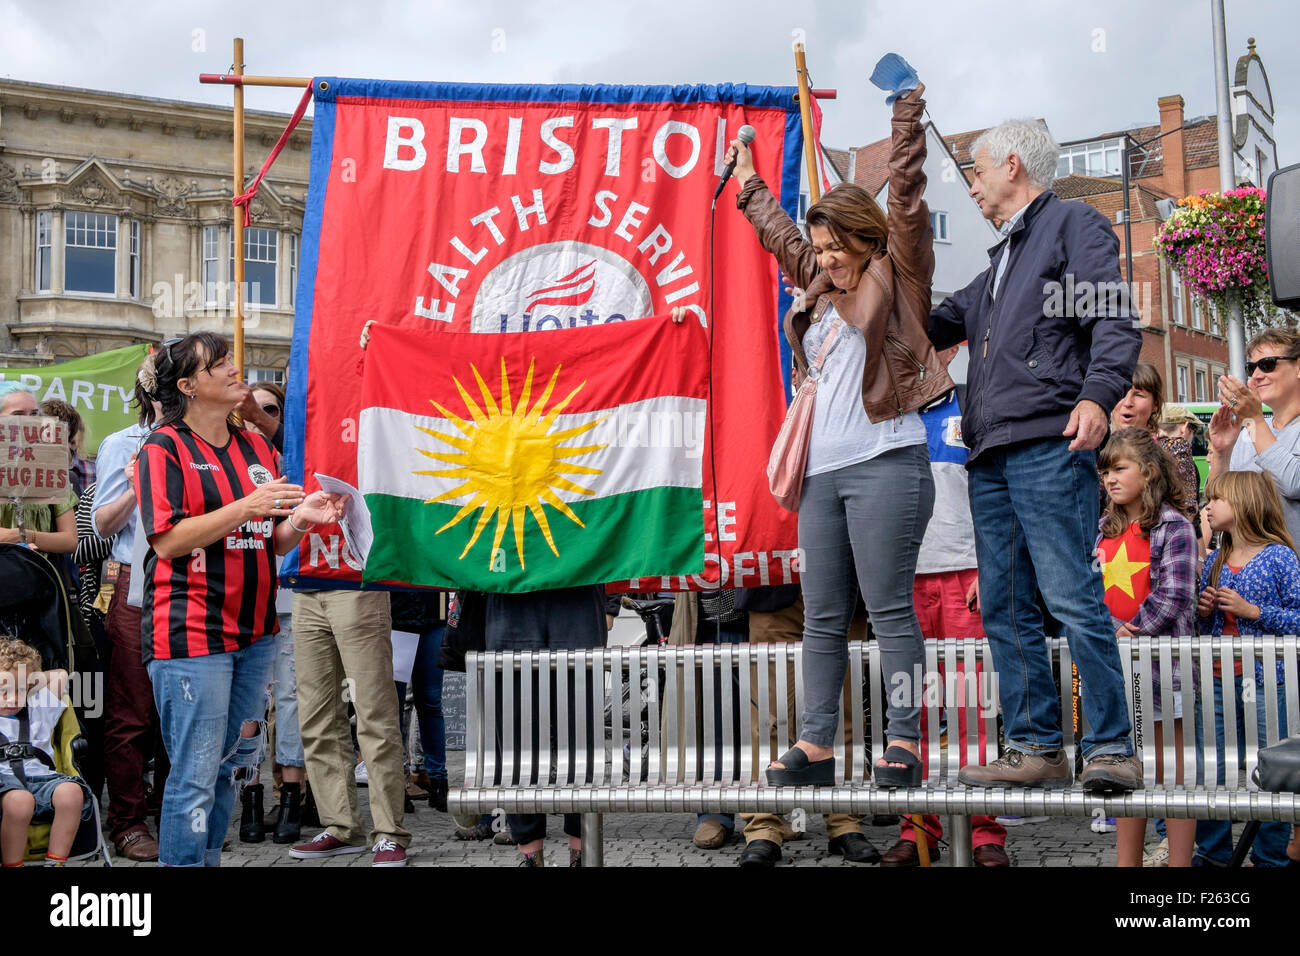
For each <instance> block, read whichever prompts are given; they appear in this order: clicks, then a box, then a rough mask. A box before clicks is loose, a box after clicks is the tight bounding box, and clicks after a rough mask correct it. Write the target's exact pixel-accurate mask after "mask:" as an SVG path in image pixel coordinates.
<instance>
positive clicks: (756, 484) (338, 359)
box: [283, 78, 801, 590]
mask: <svg viewBox="0 0 1300 956" xmlns="http://www.w3.org/2000/svg"><path fill="white" fill-rule="evenodd" d="M313 88H314V89H315V91H316V111H315V121H314V122H315V125H314V131H313V141H312V169H311V186H310V193H309V196H308V210H307V217H306V221H305V225H304V238H303V257H302V263H301V275H300V282H299V295H298V298H297V302H298V303H299V305H298V315H297V317H296V319H297V320H296V324H295V331H294V345H293V355H292V359H291V365H290V375H289V386H290V398H289V402H288V406H287V410H288V412H289V417H288V419H287V422H286V424H287V430H288V439H287V442H286V446H287V447H286V452H287V463H288V469H289V474H290V475H291V477H293V478H294V479H295V480H301V479H302V478H304V476H305V478H306V480H305V482H304V484H305V485H306V486H307V488H308V489H312V488H314V487H315V486H316V483H315V479H314V477H313V476H314V475H316V474H326V475H331V476H333V477H336V478H340V479H343V480H345V481H348V482H351V483H353V484H355V483H356V475H357V439H358V427H359V425H358V423H359V420H360V419H359V411H360V394H361V371H362V368H363V361H364V353H363V352H362V351H361V350H360V348H359V345H358V338H359V336H360V333H361V330H362V328H363V326H364V325H365V323H366V322H368V321H370V320H376V321H378V322H381V323H384V324H386V325H396V326H403V327H410V328H423V329H445V330H450V331H457V332H463V331H474V332H481V333H497V332H519V331H543V332H544V331H546V330H548V329H560V328H583V327H594V326H610V325H617V324H618V323H622V322H628V321H633V320H636V319H638V318H642V317H645V316H649V315H656V314H658V315H662V314H664V313H666V312H667V311H669V310H670V309H672V308H674V307H685V308H687V309H688V310H689V312H690V315H689V317H688V319H687V321H697V322H700V323H701V324H702V325H705V326H706V327H707V328H709V339H710V342H711V355H712V364H711V370H710V371H711V378H712V395H713V401H712V403H711V407H710V409H709V413H708V419H709V420H708V421H707V422H706V423H705V424H706V431H707V434H708V435H711V436H712V440H711V441H710V440H709V439H708V437H707V436H706V435H704V434H699V433H698V428H697V427H695V426H694V423H691V422H684V423H681V424H682V427H681V435H680V439H677V438H676V437H674V440H680V441H682V442H684V443H687V446H688V447H696V445H702V446H703V450H702V454H703V461H704V498H705V508H704V510H705V534H706V540H705V553H706V558H705V566H704V567H703V568H701V569H700V573H699V574H697V575H694V576H689V577H682V578H673V579H671V580H669V579H654V580H653V581H646V582H640V583H639V584H638V589H647V590H660V589H680V588H684V587H701V586H707V585H709V584H712V583H716V582H718V581H719V580H721V582H722V583H723V584H724V585H725V586H732V587H753V586H757V585H760V584H780V583H786V582H789V581H790V580H792V572H793V571H794V570H796V568H795V567H794V559H795V548H796V529H795V521H794V516H793V515H791V514H789V513H787V512H785V511H783V510H782V509H780V508H779V507H778V506H777V505H776V503H775V502H774V501H773V499H772V497H771V495H770V494H769V493H768V491H767V485H766V477H765V474H764V466H765V464H766V460H767V455H768V451H769V449H770V447H771V443H772V440H773V438H774V437H775V435H776V431H777V429H778V428H779V426H780V422H781V418H782V416H783V414H784V408H785V399H784V387H783V379H782V363H783V361H785V360H786V359H784V358H783V355H784V350H783V349H782V343H781V336H780V334H779V315H780V313H779V311H778V309H779V306H780V304H779V302H778V295H779V291H780V287H779V284H778V275H777V270H776V266H775V263H774V261H773V260H772V258H771V257H770V256H769V255H767V254H766V253H765V252H763V250H762V249H761V248H760V247H759V245H758V242H757V240H756V238H755V236H754V233H753V230H752V229H751V227H750V226H749V223H748V222H747V221H746V220H745V219H744V217H743V216H742V215H741V214H740V213H739V212H738V211H737V210H736V208H735V193H736V187H735V186H734V185H732V184H729V185H728V188H727V190H726V191H725V192H724V194H723V197H722V198H721V199H720V200H719V201H718V210H717V213H716V218H715V219H714V221H713V222H712V223H711V217H710V200H711V197H712V194H713V190H714V187H715V186H716V183H717V176H718V174H719V172H720V171H721V164H722V157H723V154H724V152H725V150H726V144H727V143H728V142H729V141H730V139H732V138H734V136H735V133H736V130H738V129H739V128H740V126H741V125H743V124H745V123H748V124H750V125H751V126H753V127H754V128H755V129H756V131H757V133H758V135H757V139H756V142H755V150H754V152H755V162H756V165H757V168H758V171H759V173H760V175H762V176H763V177H764V179H765V180H766V181H767V182H768V183H769V184H771V185H772V187H773V191H774V192H777V193H778V195H780V197H781V198H782V199H783V200H784V202H785V204H786V205H787V208H793V207H794V204H795V203H796V202H797V190H798V182H799V178H798V177H799V162H800V159H801V152H800V150H801V136H800V131H799V120H798V112H797V108H796V107H795V104H794V100H793V96H792V93H793V90H790V89H771V88H766V87H762V88H755V87H743V86H722V87H607V86H588V87H570V86H560V87H487V86H469V85H447V84H411V83H381V82H376V81H363V80H338V79H328V80H324V79H320V78H318V79H317V80H316V81H314V87H313ZM694 360H696V361H699V362H701V363H705V364H708V363H710V354H709V353H708V352H702V353H701V354H699V355H698V356H695V357H694ZM660 424H661V425H662V423H660ZM628 427H629V428H631V429H633V431H632V433H631V434H629V435H627V436H622V440H626V441H628V442H630V443H635V442H636V441H637V440H638V435H637V434H636V432H635V429H636V428H639V427H640V428H646V429H652V428H654V427H656V423H655V422H653V421H647V422H644V423H636V422H633V423H630V424H629V425H628ZM674 427H675V426H674ZM645 437H646V440H647V441H649V440H650V438H651V436H650V435H649V433H647V434H646V436H645ZM658 437H660V438H661V437H662V436H658ZM691 443H695V444H691ZM715 451H716V454H715ZM715 489H716V490H715ZM428 546H429V547H431V548H432V547H437V546H439V545H436V544H434V543H433V542H432V541H431V542H429V545H428ZM283 574H284V577H285V578H286V580H288V581H290V582H291V583H296V584H297V586H300V587H301V586H303V582H301V581H299V580H297V579H303V578H305V579H309V580H311V581H314V582H316V583H317V586H322V587H330V586H356V585H357V584H359V581H360V568H359V562H358V561H357V560H356V559H355V557H353V556H352V555H351V554H350V553H349V552H348V550H347V546H346V543H345V542H343V540H342V537H341V535H340V534H339V532H338V529H337V528H330V529H323V528H322V529H317V531H316V532H313V533H312V534H310V535H308V536H307V537H306V538H305V539H304V542H303V544H302V546H301V548H300V550H299V552H298V554H297V556H296V560H295V557H294V556H290V558H289V559H288V560H286V566H285V569H284V571H283ZM625 583H629V582H625Z"/></svg>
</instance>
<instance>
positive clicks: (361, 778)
mask: <svg viewBox="0 0 1300 956" xmlns="http://www.w3.org/2000/svg"><path fill="white" fill-rule="evenodd" d="M353 776H355V777H356V779H357V786H358V787H368V786H370V774H368V773H366V762H365V761H364V760H362V761H360V762H358V763H357V769H356V770H355V771H353Z"/></svg>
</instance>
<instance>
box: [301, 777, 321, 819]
mask: <svg viewBox="0 0 1300 956" xmlns="http://www.w3.org/2000/svg"><path fill="white" fill-rule="evenodd" d="M302 825H303V826H305V827H318V826H321V822H320V813H319V812H318V811H317V809H316V795H315V794H313V793H312V792H311V781H310V780H309V781H307V786H306V787H305V788H304V789H303V797H302Z"/></svg>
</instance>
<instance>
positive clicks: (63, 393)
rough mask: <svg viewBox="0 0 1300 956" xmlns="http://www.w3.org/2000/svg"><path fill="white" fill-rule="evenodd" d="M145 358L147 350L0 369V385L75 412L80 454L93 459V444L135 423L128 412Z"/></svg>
mask: <svg viewBox="0 0 1300 956" xmlns="http://www.w3.org/2000/svg"><path fill="white" fill-rule="evenodd" d="M148 354H149V346H147V345H128V346H127V347H126V348H121V349H113V350H112V351H111V352H100V353H99V354H98V355H87V356H86V357H85V358H79V359H73V360H72V361H71V362H60V363H59V364H58V365H44V366H42V367H40V368H8V369H6V368H0V381H5V380H9V381H19V382H22V383H23V384H24V385H29V386H31V387H32V389H34V390H35V392H36V400H37V401H38V402H43V401H45V400H46V399H48V398H59V399H62V400H63V401H65V402H67V403H68V404H69V405H71V406H72V407H73V408H75V409H76V410H77V411H78V412H79V413H80V415H81V420H82V421H83V422H85V425H86V437H85V438H84V439H82V442H81V454H82V456H83V457H86V458H93V457H94V456H95V455H97V454H99V443H100V442H101V441H103V440H104V439H105V438H106V437H107V436H109V435H111V434H112V433H113V432H115V431H119V430H121V429H123V428H125V427H126V426H127V425H130V424H131V423H132V422H134V421H135V420H136V413H135V411H134V410H133V409H132V408H131V404H130V403H131V398H132V396H133V395H134V394H135V373H136V371H137V370H138V369H139V368H140V363H141V362H143V361H144V357H145V356H146V355H148Z"/></svg>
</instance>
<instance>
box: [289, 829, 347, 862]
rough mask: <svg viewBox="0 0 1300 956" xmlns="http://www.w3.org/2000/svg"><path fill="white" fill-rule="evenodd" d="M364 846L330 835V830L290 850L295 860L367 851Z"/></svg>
mask: <svg viewBox="0 0 1300 956" xmlns="http://www.w3.org/2000/svg"><path fill="white" fill-rule="evenodd" d="M365 852H366V848H365V847H364V846H353V845H352V844H351V843H344V842H343V841H342V840H340V839H339V838H338V837H334V836H330V832H329V831H328V830H322V831H321V832H320V833H318V834H316V836H315V837H314V838H313V839H311V840H309V841H308V842H306V843H299V844H298V845H297V846H295V847H294V848H293V849H291V850H290V851H289V855H290V856H291V857H293V858H294V859H295V860H320V859H323V858H324V857H327V856H342V855H343V854H345V853H365Z"/></svg>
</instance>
